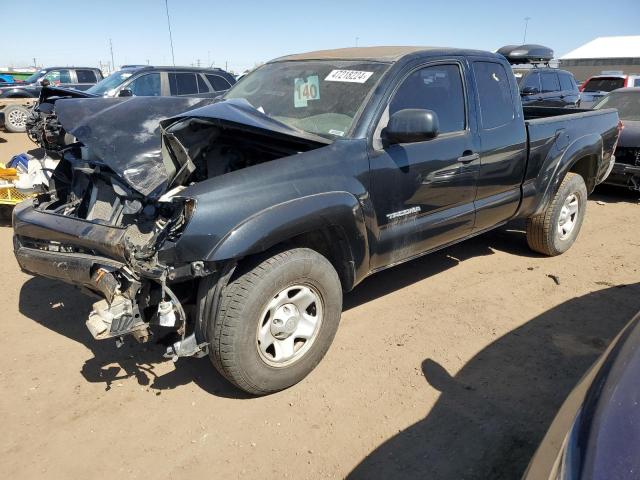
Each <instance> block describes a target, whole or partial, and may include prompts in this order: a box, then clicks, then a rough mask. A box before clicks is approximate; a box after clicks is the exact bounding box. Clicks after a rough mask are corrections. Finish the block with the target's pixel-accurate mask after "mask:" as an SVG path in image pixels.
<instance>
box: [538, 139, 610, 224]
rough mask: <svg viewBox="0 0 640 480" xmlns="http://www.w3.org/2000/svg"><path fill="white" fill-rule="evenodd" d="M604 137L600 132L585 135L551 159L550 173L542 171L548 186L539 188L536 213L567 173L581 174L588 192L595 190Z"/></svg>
mask: <svg viewBox="0 0 640 480" xmlns="http://www.w3.org/2000/svg"><path fill="white" fill-rule="evenodd" d="M602 148H603V142H602V137H601V136H600V135H598V134H595V133H594V134H590V135H585V136H583V137H580V138H578V139H577V140H575V141H574V142H572V143H571V144H569V145H568V147H567V148H566V149H565V150H564V151H563V152H562V154H561V155H556V158H554V159H549V163H548V167H547V168H545V169H544V170H546V171H548V172H549V175H548V177H547V175H544V174H543V172H541V175H540V179H541V181H544V180H545V178H548V181H546V183H547V184H546V187H545V188H544V189H540V190H539V192H540V193H539V197H538V201H537V202H536V208H535V211H534V213H533V214H534V215H536V214H539V213H541V212H542V211H544V209H545V208H546V207H547V205H548V204H549V202H551V200H552V199H553V197H554V195H555V194H556V192H557V191H558V188H560V185H561V184H562V181H563V180H564V178H565V177H566V175H567V173H569V172H573V173H577V174H578V175H580V176H581V177H582V178H583V179H584V182H585V184H586V186H587V193H589V194H590V193H591V192H593V189H594V188H595V186H596V178H597V173H598V165H599V164H600V162H601V161H602Z"/></svg>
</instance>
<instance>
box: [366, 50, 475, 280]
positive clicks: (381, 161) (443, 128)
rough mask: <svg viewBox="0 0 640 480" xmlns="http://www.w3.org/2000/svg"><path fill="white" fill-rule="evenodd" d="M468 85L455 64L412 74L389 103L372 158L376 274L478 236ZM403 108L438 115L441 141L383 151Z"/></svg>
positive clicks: (472, 133)
mask: <svg viewBox="0 0 640 480" xmlns="http://www.w3.org/2000/svg"><path fill="white" fill-rule="evenodd" d="M464 78H465V77H464V70H463V69H462V64H460V63H458V62H454V61H452V62H451V63H448V62H447V63H438V64H431V65H427V66H423V67H420V68H417V69H415V70H413V71H412V72H410V73H409V74H408V75H407V76H406V77H405V79H404V80H403V81H402V82H401V83H400V85H399V87H398V88H397V90H396V91H395V93H394V94H393V95H392V96H391V99H390V101H389V104H388V106H387V109H386V110H385V113H384V114H383V115H382V118H381V119H380V122H379V124H378V128H377V129H376V131H375V133H374V138H373V142H372V149H371V152H370V168H371V175H372V178H371V197H372V198H371V199H372V202H373V205H374V207H375V212H376V220H377V227H378V228H377V232H375V235H376V237H377V238H376V240H377V241H376V246H375V248H374V249H373V250H375V251H374V252H372V256H371V268H372V269H377V268H382V267H385V266H388V265H392V264H394V263H397V262H399V261H402V260H405V259H409V258H411V257H414V256H416V255H419V254H421V253H424V252H426V251H428V250H432V249H434V248H436V247H439V246H442V245H445V244H447V243H450V242H453V241H455V240H457V239H460V238H462V237H465V236H466V235H469V234H470V233H471V231H472V229H473V226H474V219H475V208H474V199H475V194H476V182H477V178H478V172H479V167H480V157H479V155H478V154H477V153H476V152H478V145H479V142H478V139H477V127H476V125H475V118H473V117H472V116H471V115H469V109H468V105H469V104H470V102H469V101H468V99H467V91H466V89H465V87H464V85H465V83H466V82H465V80H464ZM402 109H428V110H431V111H433V112H435V114H436V115H437V117H438V122H439V133H438V135H437V136H436V137H435V138H432V139H430V140H425V141H419V142H414V143H405V144H394V145H384V143H383V142H382V140H381V133H380V132H381V130H382V128H384V126H386V124H387V122H388V118H389V117H390V116H391V115H393V114H394V113H396V112H398V111H399V110H402Z"/></svg>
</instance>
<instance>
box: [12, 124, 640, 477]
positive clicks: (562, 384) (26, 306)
mask: <svg viewBox="0 0 640 480" xmlns="http://www.w3.org/2000/svg"><path fill="white" fill-rule="evenodd" d="M28 148H32V146H31V145H30V144H29V142H28V140H26V138H25V137H24V136H23V135H19V134H6V133H3V132H0V160H1V161H6V160H7V159H8V158H9V155H10V154H13V153H18V152H21V151H24V150H26V149H28ZM639 224H640V204H638V202H637V199H636V198H635V197H633V196H631V195H629V194H625V193H624V192H621V191H618V190H607V191H605V192H604V193H603V192H600V193H597V194H596V195H594V196H593V198H592V200H590V202H589V205H588V212H587V217H586V220H585V223H584V226H583V229H582V232H581V234H580V237H579V238H578V241H577V243H576V244H575V246H574V247H573V248H572V249H571V250H570V251H569V252H567V253H566V254H565V255H562V256H560V257H556V258H543V257H541V256H538V255H536V254H533V253H531V252H530V251H529V250H528V248H527V245H526V242H525V239H524V236H523V233H522V231H521V226H518V225H516V226H510V227H508V228H503V229H500V230H498V231H496V232H492V233H489V234H487V235H484V236H481V237H478V238H476V239H473V240H470V241H467V242H465V243H462V244H459V245H457V246H455V247H452V248H448V249H446V250H444V251H441V252H439V253H435V254H432V255H429V256H426V257H423V258H422V259H420V260H416V261H413V262H410V263H407V264H404V265H402V266H399V267H396V268H393V269H390V270H387V271H385V272H382V273H380V274H377V275H375V276H373V277H371V278H369V279H368V280H366V281H365V282H364V283H363V284H361V285H360V286H359V287H358V288H356V290H355V291H353V292H351V293H349V294H347V295H346V297H345V309H344V314H343V317H342V325H341V327H340V329H339V331H338V334H337V337H336V339H335V342H334V344H333V346H332V348H331V349H330V351H329V353H328V355H327V356H326V358H325V359H324V361H323V362H322V363H321V364H320V365H319V367H318V368H317V369H316V370H315V371H314V372H313V373H312V374H311V375H310V376H309V377H307V379H306V380H304V381H303V382H302V383H300V384H299V385H296V386H294V387H292V388H290V389H289V390H287V391H284V392H281V393H278V394H275V395H271V396H268V397H263V398H251V397H247V396H245V395H243V394H241V393H240V392H238V391H237V390H234V389H233V388H232V387H230V386H229V385H228V384H227V383H225V381H224V380H223V379H222V378H221V377H220V376H219V375H218V374H217V373H216V372H215V370H213V368H212V366H211V365H210V363H209V360H208V359H206V358H204V359H199V360H192V359H186V360H180V361H178V362H177V363H176V364H174V363H172V362H171V361H166V360H163V359H162V356H161V353H162V348H160V347H159V346H154V345H152V346H140V345H136V344H134V343H127V344H125V346H124V347H122V348H120V349H116V346H115V344H114V342H111V341H102V342H97V341H94V340H93V339H92V338H91V336H90V334H89V332H88V331H87V329H86V327H85V325H84V320H85V318H86V316H87V313H88V312H89V310H90V307H91V304H92V302H93V301H94V300H93V299H91V298H89V297H87V296H84V295H83V294H81V293H79V292H78V291H76V290H75V289H73V288H71V287H69V286H66V285H64V284H61V283H56V282H53V281H49V280H45V279H42V278H32V277H30V276H28V275H25V274H23V273H21V272H20V271H19V269H18V267H17V264H16V262H15V260H14V258H13V254H12V244H11V228H10V226H8V225H5V226H2V227H0V274H1V275H2V277H1V278H2V279H3V280H2V286H3V294H2V297H1V300H0V309H1V310H2V312H3V315H2V321H1V322H0V352H1V356H0V385H1V394H0V415H1V418H2V432H3V434H2V435H1V438H0V471H2V476H3V478H19V479H21V480H24V479H31V478H38V479H41V478H83V479H93V478H110V477H112V476H113V475H115V474H118V475H124V476H123V477H121V478H154V479H164V478H174V479H175V478H187V476H188V477H189V478H205V476H206V478H277V477H279V478H306V479H316V478H342V477H345V476H349V475H350V476H351V477H352V478H432V479H462V478H478V479H485V478H504V479H516V478H519V476H520V475H521V474H522V472H523V470H524V469H525V468H526V465H527V463H528V461H529V458H530V457H531V455H532V454H533V451H534V450H535V448H536V445H537V443H538V442H539V441H540V439H541V438H542V436H543V434H544V432H545V430H546V428H547V427H548V425H549V423H550V422H551V420H552V419H553V416H554V414H555V411H556V410H557V409H558V407H559V406H560V404H561V403H562V401H563V398H564V397H565V395H566V394H567V393H568V392H569V391H570V390H571V388H572V387H573V386H574V385H575V384H576V383H577V382H578V380H579V379H580V377H581V376H582V375H583V374H584V372H585V371H586V370H587V369H588V367H589V366H590V364H591V363H592V362H593V361H594V360H595V359H596V357H597V356H598V355H599V353H600V352H601V351H602V350H603V349H604V348H605V346H606V345H607V344H608V342H609V341H610V339H611V338H613V337H614V336H615V335H616V333H617V332H618V331H619V330H620V329H621V328H622V326H623V325H624V324H625V323H626V322H627V321H628V320H629V319H630V318H631V317H632V315H633V314H635V313H636V312H637V311H638V310H640V271H639V268H640V237H639V236H638V233H639V232H640V227H639ZM549 275H555V276H557V278H558V279H559V285H558V284H556V282H555V281H554V280H553V279H552V278H550V277H549Z"/></svg>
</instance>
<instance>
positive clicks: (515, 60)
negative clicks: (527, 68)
mask: <svg viewBox="0 0 640 480" xmlns="http://www.w3.org/2000/svg"><path fill="white" fill-rule="evenodd" d="M498 53H499V54H500V55H503V56H504V57H505V58H506V59H507V61H508V62H509V63H510V64H512V65H517V64H520V63H540V62H544V63H548V62H550V61H551V60H553V50H551V49H550V48H549V47H544V46H542V45H533V44H526V45H507V46H505V47H502V48H501V49H499V50H498Z"/></svg>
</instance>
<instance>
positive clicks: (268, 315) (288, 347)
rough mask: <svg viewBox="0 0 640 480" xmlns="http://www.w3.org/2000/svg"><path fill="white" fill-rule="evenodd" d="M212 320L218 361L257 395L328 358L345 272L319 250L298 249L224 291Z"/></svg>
mask: <svg viewBox="0 0 640 480" xmlns="http://www.w3.org/2000/svg"><path fill="white" fill-rule="evenodd" d="M219 303H220V307H219V309H218V312H217V315H216V316H215V318H213V319H212V321H209V322H208V332H207V333H208V337H209V339H210V345H211V350H210V353H211V360H212V362H213V364H214V365H215V367H216V368H217V370H218V371H219V372H220V373H221V374H222V375H224V376H225V377H226V378H227V379H228V380H229V381H230V382H231V383H233V384H234V385H236V386H237V387H239V388H241V389H242V390H244V391H246V392H249V393H251V394H254V395H264V394H267V393H271V392H275V391H278V390H282V389H284V388H287V387H290V386H291V385H294V384H295V383H297V382H299V381H300V380H302V379H303V378H304V377H306V376H307V375H308V374H309V373H310V372H311V371H312V370H313V369H314V368H315V366H316V365H317V364H318V363H319V362H320V360H321V359H322V358H323V357H324V355H325V353H326V352H327V350H328V349H329V346H330V345H331V342H332V341H333V337H334V336H335V333H336V330H337V328H338V323H339V320H340V314H341V312H342V289H341V284H340V279H339V278H338V274H337V273H336V271H335V269H334V268H333V266H332V265H331V263H330V262H329V261H328V260H327V259H326V258H325V257H323V256H322V255H320V254H319V253H317V252H315V251H313V250H310V249H307V248H296V249H292V250H287V251H284V252H282V253H278V254H276V255H273V256H271V257H269V258H267V259H264V260H262V261H260V262H259V263H257V265H255V266H252V267H251V268H247V269H246V270H245V271H243V272H241V273H240V274H238V275H237V276H236V277H235V278H233V279H232V280H231V282H230V283H229V285H228V286H227V287H226V288H225V290H224V291H223V292H222V293H221V297H220V301H219Z"/></svg>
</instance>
